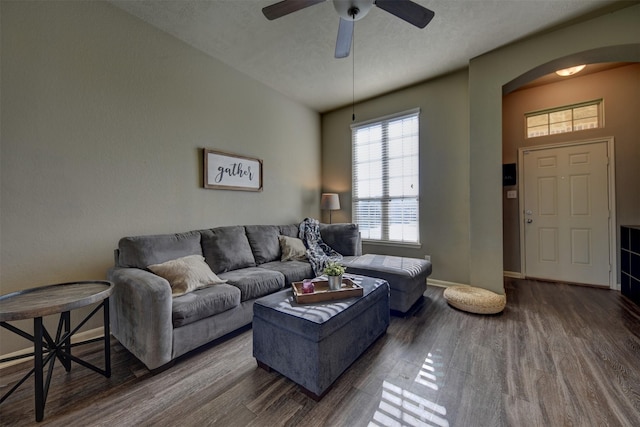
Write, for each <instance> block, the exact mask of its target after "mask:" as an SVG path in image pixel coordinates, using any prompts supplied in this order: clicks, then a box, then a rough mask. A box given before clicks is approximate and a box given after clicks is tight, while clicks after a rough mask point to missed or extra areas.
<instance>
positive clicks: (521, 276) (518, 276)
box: [502, 271, 524, 279]
mask: <svg viewBox="0 0 640 427" xmlns="http://www.w3.org/2000/svg"><path fill="white" fill-rule="evenodd" d="M502 274H503V275H504V277H511V278H512V279H524V274H522V273H520V272H518V271H503V272H502Z"/></svg>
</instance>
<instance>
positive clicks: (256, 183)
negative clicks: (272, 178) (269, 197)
mask: <svg viewBox="0 0 640 427" xmlns="http://www.w3.org/2000/svg"><path fill="white" fill-rule="evenodd" d="M203 150H204V188H213V189H221V190H243V191H262V160H260V159H255V158H252V157H245V156H240V155H237V154H231V153H224V152H222V151H214V150H209V149H206V148H204V149H203Z"/></svg>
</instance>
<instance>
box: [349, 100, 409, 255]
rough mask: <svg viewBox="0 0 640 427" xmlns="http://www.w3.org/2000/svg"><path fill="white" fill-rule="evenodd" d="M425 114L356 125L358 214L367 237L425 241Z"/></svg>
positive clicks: (355, 213) (354, 211)
mask: <svg viewBox="0 0 640 427" xmlns="http://www.w3.org/2000/svg"><path fill="white" fill-rule="evenodd" d="M419 113H420V111H419V110H418V109H415V110H411V111H407V112H404V113H400V114H397V115H393V116H388V117H384V118H381V119H376V120H372V121H368V122H364V123H357V124H353V125H352V126H351V132H352V149H353V156H352V159H353V197H352V200H353V206H352V215H353V222H355V223H356V224H358V226H359V228H360V232H361V234H362V238H363V239H364V240H374V241H381V242H400V243H402V242H406V243H419V226H418V225H419V215H418V196H419V194H420V193H419V184H418V183H419V167H418V165H419V138H418V136H419V135H418V127H419V126H418V124H419V119H418V116H419Z"/></svg>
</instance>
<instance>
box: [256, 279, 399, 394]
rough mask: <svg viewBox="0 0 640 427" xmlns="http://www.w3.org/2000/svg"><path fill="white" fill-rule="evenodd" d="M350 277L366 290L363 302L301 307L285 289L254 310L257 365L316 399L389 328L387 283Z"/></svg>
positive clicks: (356, 299) (357, 299)
mask: <svg viewBox="0 0 640 427" xmlns="http://www.w3.org/2000/svg"><path fill="white" fill-rule="evenodd" d="M347 277H349V278H350V279H351V280H353V281H354V282H355V283H357V284H359V285H361V286H362V287H363V288H364V289H363V296H362V297H352V298H346V299H341V300H334V301H327V302H319V303H312V304H298V303H296V302H295V300H294V297H293V293H292V291H291V290H284V291H280V292H277V293H275V294H272V295H268V296H265V297H263V298H260V299H258V300H256V302H255V304H254V306H253V356H254V357H255V358H256V360H257V362H258V366H260V367H262V368H265V369H267V370H270V369H273V370H275V371H278V372H279V373H281V374H282V375H284V376H285V377H287V378H289V379H290V380H292V381H293V382H295V383H297V384H299V385H300V386H302V388H303V390H304V391H305V392H306V393H307V394H308V395H310V396H311V397H312V398H314V399H316V400H319V399H320V398H322V396H323V395H324V394H325V393H326V391H327V390H328V389H329V387H330V386H331V384H333V382H334V381H335V380H336V379H337V378H338V377H339V376H340V374H342V373H343V372H344V371H345V370H346V369H347V368H348V367H349V366H350V365H351V364H352V363H353V362H354V361H355V360H356V359H357V358H358V357H359V356H360V355H361V354H362V353H363V352H364V351H365V350H366V349H367V348H368V347H369V346H370V345H371V344H372V343H373V342H374V341H375V340H376V339H377V338H378V337H380V336H381V335H383V334H384V333H385V332H386V330H387V327H388V326H389V285H388V283H387V282H386V281H385V280H382V279H373V278H369V277H363V276H353V275H347Z"/></svg>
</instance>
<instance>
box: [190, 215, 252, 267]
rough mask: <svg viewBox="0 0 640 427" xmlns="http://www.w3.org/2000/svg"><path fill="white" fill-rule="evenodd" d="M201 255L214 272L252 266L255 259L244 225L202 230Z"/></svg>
mask: <svg viewBox="0 0 640 427" xmlns="http://www.w3.org/2000/svg"><path fill="white" fill-rule="evenodd" d="M200 233H201V234H202V255H204V258H205V260H206V261H207V264H209V266H210V267H211V270H213V272H214V273H216V274H219V273H224V272H225V271H231V270H237V269H239V268H245V267H254V266H255V265H256V260H255V258H254V257H253V252H252V251H251V245H250V244H249V240H248V239H247V235H246V234H245V231H244V227H242V226H239V225H238V226H231V227H218V228H212V229H211V230H202V231H201V232H200Z"/></svg>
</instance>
